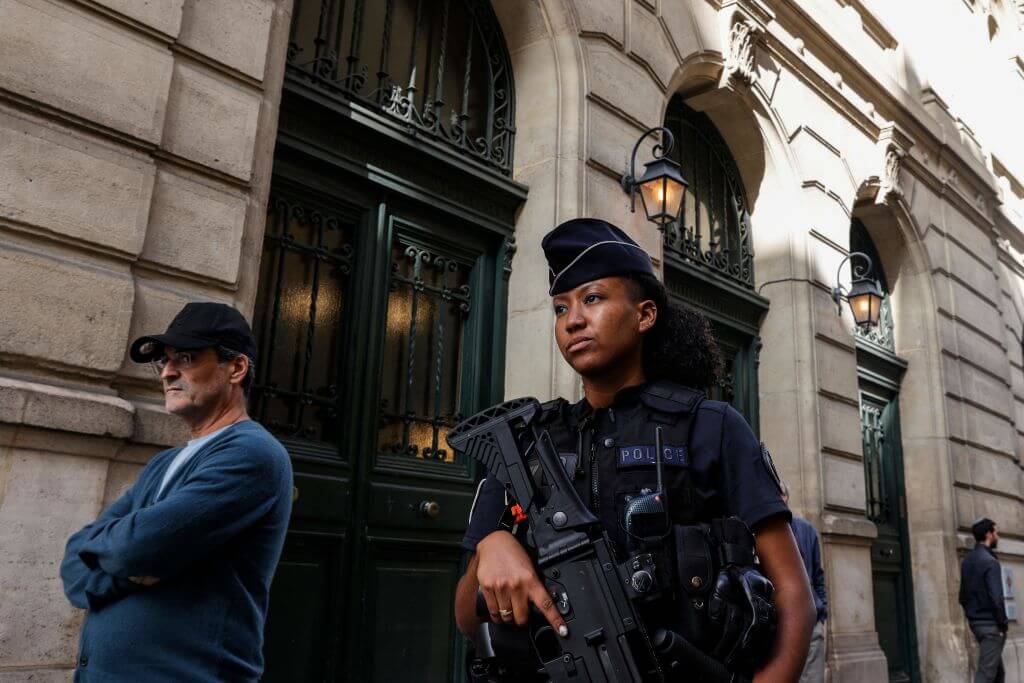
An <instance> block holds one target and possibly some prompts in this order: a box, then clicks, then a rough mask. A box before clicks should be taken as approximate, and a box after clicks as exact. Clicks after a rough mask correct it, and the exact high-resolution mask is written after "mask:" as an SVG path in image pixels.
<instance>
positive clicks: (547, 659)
mask: <svg viewBox="0 0 1024 683" xmlns="http://www.w3.org/2000/svg"><path fill="white" fill-rule="evenodd" d="M540 413H541V407H540V404H539V403H538V402H537V400H536V399H534V398H520V399H515V400H512V401H508V402H506V403H503V404H501V405H498V406H495V407H493V408H490V409H488V410H485V411H483V412H481V413H478V414H477V415H474V416H473V417H470V418H468V419H466V420H464V421H463V422H461V423H459V424H458V425H456V426H455V428H454V429H452V431H450V432H449V433H448V436H447V441H448V444H449V445H450V446H451V447H452V449H454V450H455V451H457V452H459V453H464V454H466V455H468V456H470V457H472V458H474V459H475V460H477V461H478V462H480V463H481V464H483V465H484V467H486V468H487V471H488V472H489V473H490V476H492V477H494V478H496V479H497V480H498V481H500V482H501V483H502V484H504V485H505V488H506V490H507V491H508V492H509V493H510V494H511V497H512V498H514V499H515V501H516V502H517V503H518V504H519V505H520V506H521V508H522V509H523V510H525V511H526V515H527V518H528V520H529V525H530V529H529V531H530V533H529V537H530V541H529V545H530V546H531V548H532V550H533V551H534V552H535V555H536V557H535V561H536V566H537V569H538V574H539V576H540V578H541V581H542V582H543V583H544V586H545V587H546V588H547V590H548V593H549V594H550V595H551V596H552V599H553V601H554V604H555V607H556V608H557V609H558V611H559V613H560V614H561V615H562V616H563V618H564V619H565V622H566V624H567V625H568V627H569V635H568V637H566V638H560V637H559V636H558V635H557V634H556V633H555V632H554V629H552V628H551V626H550V625H548V624H547V622H546V621H544V620H543V618H541V617H540V616H539V613H536V612H535V611H532V612H531V619H530V622H529V624H528V625H527V626H526V627H525V629H526V631H527V635H528V640H529V646H528V649H531V650H532V651H533V653H534V654H535V655H536V657H537V659H538V660H539V662H540V666H541V667H542V670H543V672H544V674H546V675H547V677H548V678H549V679H550V680H551V681H552V683H562V682H565V683H586V682H587V681H593V682H595V683H606V682H607V683H642V682H645V681H659V682H664V681H665V680H666V678H665V670H664V669H663V664H662V662H664V663H665V666H667V667H668V668H669V669H674V670H675V671H680V670H681V668H682V666H681V664H682V661H683V660H684V659H685V660H687V664H695V665H697V669H696V671H700V673H703V674H710V675H711V676H712V677H713V678H720V679H721V680H729V673H728V672H727V671H725V669H724V667H722V665H721V664H719V663H718V662H715V661H713V660H710V659H709V658H708V657H707V656H706V655H705V654H704V653H702V652H700V651H699V650H697V649H696V648H694V647H693V646H692V645H691V644H690V643H688V642H686V641H685V640H684V639H682V638H680V637H679V636H678V635H677V634H674V633H672V632H670V631H665V630H664V629H659V630H658V632H657V633H655V637H654V639H653V641H652V638H651V637H650V636H649V635H648V633H647V630H646V628H645V626H644V623H643V622H642V621H641V619H640V615H639V614H638V612H637V609H636V604H635V601H638V600H642V599H643V598H645V597H648V596H652V595H658V594H660V593H661V592H662V591H665V590H666V589H667V588H668V587H669V584H670V582H671V581H670V577H667V576H661V574H663V571H661V570H660V569H659V566H658V564H657V563H656V562H655V561H654V559H653V558H652V556H651V554H650V553H645V552H643V551H642V550H641V552H639V553H638V554H635V555H633V556H632V557H630V558H629V559H628V560H627V561H626V562H623V563H621V564H618V563H616V560H615V556H614V552H613V546H612V543H611V540H610V539H609V537H608V534H607V533H606V532H605V531H604V529H603V528H602V526H601V523H600V520H599V519H598V518H597V517H595V516H594V515H593V514H592V513H591V512H590V510H588V509H587V507H586V506H585V505H584V504H583V502H582V501H581V500H580V498H579V496H578V495H577V493H576V490H575V489H574V488H573V485H572V481H571V480H570V479H569V477H568V475H567V474H566V472H565V469H564V468H563V465H562V463H561V460H560V458H559V457H558V453H557V451H556V450H555V448H554V445H553V443H552V442H551V437H550V436H549V435H548V432H547V431H546V430H544V429H542V428H540V427H539V426H538V424H537V417H538V416H539V415H540ZM660 436H661V435H660V430H659V431H658V438H657V441H658V442H659V443H658V444H657V448H656V450H657V456H656V457H657V462H658V468H659V484H660V478H661V477H660V471H661V457H662V455H661V453H662V449H661V444H660V441H661V438H660ZM531 450H532V451H535V453H536V458H537V461H538V462H539V464H540V469H539V470H538V475H539V476H538V479H540V481H537V480H535V478H534V475H533V474H532V473H531V470H530V467H529V465H528V463H527V457H528V456H529V454H530V451H531ZM660 488H661V486H660V485H659V489H660ZM643 498H646V499H648V500H644V501H643V502H639V501H640V499H637V501H638V502H637V503H636V504H634V505H632V506H630V509H632V510H633V511H634V513H635V514H636V515H637V519H638V520H641V521H642V520H643V519H644V517H647V518H648V521H649V518H650V516H652V515H655V516H656V515H659V514H660V515H663V516H665V519H666V521H667V512H666V511H665V509H664V504H663V500H664V498H663V492H661V491H655V492H651V493H649V494H648V495H647V496H644V497H643ZM627 512H628V510H627ZM629 523H630V522H629V520H627V528H628V525H629ZM484 614H486V608H484ZM510 629H516V633H517V634H520V633H522V629H517V628H516V627H514V626H506V625H498V624H491V623H490V622H484V623H483V624H482V626H481V634H480V638H478V648H479V647H481V646H482V647H483V649H484V650H485V652H486V651H488V650H491V652H489V654H490V655H492V656H493V655H494V654H495V653H494V652H493V650H492V646H495V645H496V644H497V643H498V641H501V640H505V641H508V640H509V637H508V636H509V631H510ZM513 640H516V639H514V638H513ZM515 645H518V652H519V654H520V656H521V655H522V654H523V653H524V651H525V650H526V649H527V648H526V646H524V645H523V643H522V640H521V638H520V639H518V642H517V643H516V644H514V645H513V647H512V649H513V650H514V649H516V647H515ZM495 649H496V648H495ZM659 655H661V660H660V661H659ZM520 661H522V660H521V659H520ZM673 678H675V676H673Z"/></svg>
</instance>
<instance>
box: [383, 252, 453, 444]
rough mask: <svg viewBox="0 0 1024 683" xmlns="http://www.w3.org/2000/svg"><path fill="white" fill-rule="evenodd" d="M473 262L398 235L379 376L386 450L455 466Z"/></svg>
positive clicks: (393, 253)
mask: <svg viewBox="0 0 1024 683" xmlns="http://www.w3.org/2000/svg"><path fill="white" fill-rule="evenodd" d="M470 270H471V264H469V263H464V262H461V261H459V260H457V259H455V258H452V257H450V256H448V255H445V254H441V253H438V252H437V251H431V250H428V249H426V248H423V247H421V246H418V245H415V244H409V243H405V242H404V241H402V240H401V239H398V240H396V241H395V243H394V245H393V247H392V271H391V282H390V292H389V295H388V313H387V331H386V334H385V344H384V365H383V371H382V376H381V409H380V426H379V430H378V441H377V443H378V449H379V450H380V452H381V453H384V454H387V455H395V456H408V457H410V458H416V459H419V460H429V461H434V462H439V463H453V462H454V461H455V456H454V453H453V452H451V451H450V450H449V449H448V446H447V443H446V442H445V440H444V436H445V434H447V432H448V429H449V428H451V427H452V426H454V425H455V424H456V423H457V422H458V421H459V420H460V419H461V416H460V415H459V401H460V392H461V376H462V363H461V360H462V356H463V343H464V336H465V326H466V320H467V318H468V316H469V312H470V306H471V302H472V292H471V290H470V286H469V278H470Z"/></svg>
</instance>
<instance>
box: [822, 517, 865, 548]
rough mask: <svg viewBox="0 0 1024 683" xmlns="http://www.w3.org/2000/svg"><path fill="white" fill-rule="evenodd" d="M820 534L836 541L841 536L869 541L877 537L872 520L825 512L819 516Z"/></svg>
mask: <svg viewBox="0 0 1024 683" xmlns="http://www.w3.org/2000/svg"><path fill="white" fill-rule="evenodd" d="M821 534H822V535H823V536H829V537H831V538H834V539H835V540H836V541H837V542H841V541H840V539H843V538H846V539H855V540H856V541H861V542H863V541H868V542H870V541H872V540H874V539H875V538H877V537H878V528H877V527H876V526H875V524H874V522H871V521H870V520H867V519H862V518H861V519H859V518H857V517H850V516H847V515H834V514H825V515H822V517H821Z"/></svg>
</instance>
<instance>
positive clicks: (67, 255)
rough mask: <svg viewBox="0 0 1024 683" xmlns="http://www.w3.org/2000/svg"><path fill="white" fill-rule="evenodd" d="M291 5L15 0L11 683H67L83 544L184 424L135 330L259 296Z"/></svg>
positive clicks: (6, 257) (7, 227) (6, 298)
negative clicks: (190, 304) (76, 547)
mask: <svg viewBox="0 0 1024 683" xmlns="http://www.w3.org/2000/svg"><path fill="white" fill-rule="evenodd" d="M290 12H291V0H245V1H244V2H242V1H239V0H164V1H161V2H136V1H135V0H97V2H85V1H82V2H77V1H73V0H65V1H62V0H9V1H7V2H4V3H2V4H0V64H3V69H0V302H2V304H0V305H2V312H0V316H2V323H0V548H3V550H4V552H3V556H4V559H3V560H2V561H0V680H2V681H5V682H7V681H21V680H36V681H38V680H68V677H69V674H70V669H71V668H72V667H73V665H74V661H75V650H76V647H77V636H78V627H79V624H80V620H81V614H80V613H79V611H78V610H76V609H74V608H72V607H71V606H70V605H69V604H68V603H67V601H66V600H65V599H64V597H63V592H62V589H61V584H60V579H59V576H58V569H59V565H60V561H61V558H62V556H63V548H64V542H65V540H66V539H67V537H68V535H70V534H71V533H72V532H73V531H75V530H77V529H78V528H79V527H81V526H82V525H84V524H86V523H88V522H90V521H92V520H93V519H94V518H95V517H96V515H97V514H98V513H99V512H100V510H101V509H102V508H103V507H105V506H106V505H107V504H109V503H110V502H112V501H113V500H114V499H115V498H116V497H117V496H118V495H120V493H121V492H123V491H124V489H125V488H126V487H127V486H128V485H130V483H131V482H132V481H133V480H134V478H135V476H136V475H137V473H138V471H139V469H140V468H141V467H142V466H143V465H144V464H145V462H147V461H148V459H149V458H150V457H151V455H152V454H153V453H154V452H156V451H157V450H159V449H160V448H162V447H165V446H167V445H169V444H173V443H177V442H180V440H181V438H182V436H183V433H182V430H181V427H180V426H179V425H178V424H177V423H176V421H174V420H173V419H168V416H167V415H166V414H164V413H163V412H162V410H161V408H162V405H161V403H160V401H159V394H158V391H157V385H156V382H155V377H154V375H153V373H152V372H151V371H150V370H149V369H148V368H145V367H140V366H136V365H134V364H132V363H130V362H129V361H128V360H127V357H126V350H127V346H128V344H129V342H130V340H131V339H132V338H134V336H135V335H138V334H141V333H144V332H151V331H154V330H162V329H164V328H165V327H166V325H167V323H168V322H169V321H170V319H171V317H172V316H173V315H174V313H176V312H177V310H178V309H179V308H180V307H181V306H182V305H183V304H184V303H186V302H187V301H191V300H198V299H205V300H218V301H225V302H229V303H233V304H234V305H236V306H238V307H239V308H241V309H242V310H243V311H244V312H246V313H248V312H250V310H251V307H252V302H253V299H254V296H255V288H256V278H257V277H258V272H257V265H258V258H259V254H260V249H261V242H262V232H263V219H264V212H265V208H264V207H265V202H266V194H267V191H268V184H269V174H270V167H271V155H272V150H273V142H274V136H275V133H276V127H277V125H276V121H277V108H278V107H277V103H278V101H279V98H280V89H281V81H282V77H283V64H284V53H285V49H286V43H287V30H288V26H289V24H290Z"/></svg>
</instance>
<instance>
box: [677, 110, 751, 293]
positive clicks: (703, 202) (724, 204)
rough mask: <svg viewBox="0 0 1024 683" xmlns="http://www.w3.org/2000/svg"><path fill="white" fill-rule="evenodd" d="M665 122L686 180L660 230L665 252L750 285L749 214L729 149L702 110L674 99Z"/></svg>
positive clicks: (745, 285)
mask: <svg viewBox="0 0 1024 683" xmlns="http://www.w3.org/2000/svg"><path fill="white" fill-rule="evenodd" d="M665 125H666V126H667V127H668V128H669V129H670V130H671V131H672V133H673V135H674V136H675V138H676V145H675V147H674V149H673V151H672V156H673V157H674V158H675V160H676V161H678V162H679V164H680V166H682V172H683V177H684V178H686V179H687V180H688V181H689V183H690V186H689V187H688V188H687V189H686V205H685V209H684V214H683V216H682V217H681V219H680V220H677V221H675V222H674V223H672V224H670V225H669V226H668V227H667V229H666V230H665V251H666V256H673V255H674V256H676V257H677V258H680V259H682V260H683V261H686V262H688V263H692V264H694V265H697V266H699V267H701V268H703V269H706V270H710V271H713V272H715V273H717V274H719V275H723V276H725V277H727V278H729V279H730V280H732V281H733V282H736V283H737V284H739V285H741V286H742V287H744V288H747V289H753V288H754V249H753V244H752V241H751V234H750V216H749V213H748V211H747V200H746V195H745V193H744V191H743V183H742V181H741V179H740V174H739V170H738V169H737V167H736V163H735V161H734V160H733V158H732V154H731V153H730V152H729V147H728V146H727V145H726V144H725V140H724V139H723V138H722V136H721V134H720V133H719V132H718V130H717V129H716V128H715V125H714V124H713V123H712V122H711V119H709V118H708V117H707V115H706V114H702V113H700V112H697V111H694V110H693V109H691V108H690V107H687V106H686V105H685V104H683V103H682V102H681V101H680V100H678V99H677V100H675V101H673V103H672V104H671V105H670V107H669V111H668V114H667V115H666V118H665Z"/></svg>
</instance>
